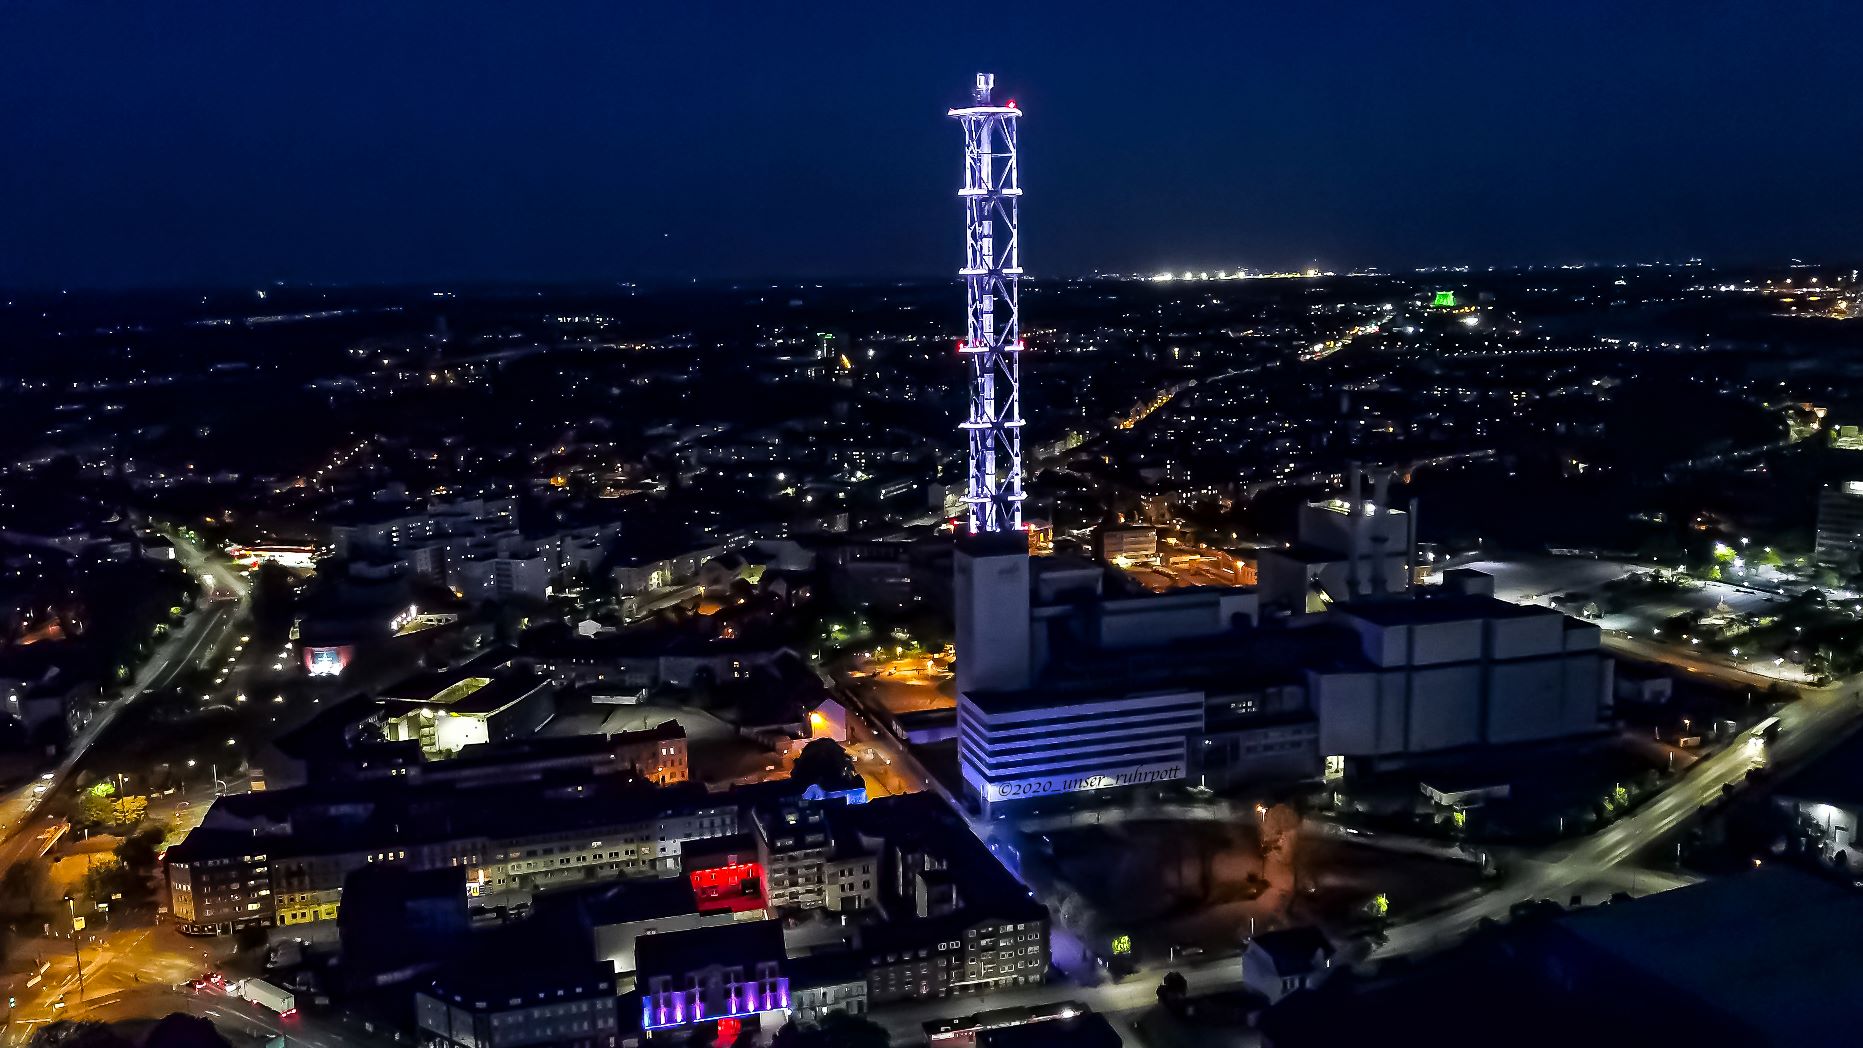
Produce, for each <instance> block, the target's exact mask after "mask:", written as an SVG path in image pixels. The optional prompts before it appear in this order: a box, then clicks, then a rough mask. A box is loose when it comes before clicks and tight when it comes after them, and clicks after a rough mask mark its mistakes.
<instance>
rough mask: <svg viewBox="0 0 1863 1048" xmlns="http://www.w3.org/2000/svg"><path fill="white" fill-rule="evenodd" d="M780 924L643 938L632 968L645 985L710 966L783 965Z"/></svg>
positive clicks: (693, 930) (749, 923)
mask: <svg viewBox="0 0 1863 1048" xmlns="http://www.w3.org/2000/svg"><path fill="white" fill-rule="evenodd" d="M784 956H785V954H784V950H783V924H782V922H781V921H777V920H763V921H737V922H733V923H731V924H715V925H711V926H709V927H705V928H690V929H687V930H685V931H679V932H662V933H660V934H658V935H643V936H641V937H640V939H639V940H637V941H636V942H635V945H634V967H635V970H636V971H638V972H639V973H640V978H641V980H642V981H643V982H644V981H646V980H648V979H650V978H652V977H653V976H656V975H671V976H675V977H681V976H684V975H686V974H687V973H688V972H696V971H699V970H701V969H704V968H709V967H711V966H713V965H744V966H745V967H746V968H748V967H749V966H750V965H753V964H756V963H758V962H760V961H778V962H780V961H782V960H783V959H784Z"/></svg>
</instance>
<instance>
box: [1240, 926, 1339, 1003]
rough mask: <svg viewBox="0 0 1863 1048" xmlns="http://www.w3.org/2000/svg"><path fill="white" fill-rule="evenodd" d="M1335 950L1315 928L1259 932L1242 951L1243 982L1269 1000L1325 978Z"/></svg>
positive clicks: (1309, 987)
mask: <svg viewBox="0 0 1863 1048" xmlns="http://www.w3.org/2000/svg"><path fill="white" fill-rule="evenodd" d="M1335 952H1336V951H1335V950H1334V948H1333V944H1332V942H1331V940H1329V939H1327V938H1326V935H1325V933H1323V932H1321V931H1320V930H1319V929H1318V928H1283V929H1281V930H1279V931H1272V932H1263V933H1261V934H1260V935H1257V936H1255V937H1254V938H1252V939H1250V940H1249V942H1248V946H1247V948H1245V949H1244V950H1243V951H1242V982H1243V985H1245V986H1247V987H1248V988H1249V989H1251V990H1254V991H1255V992H1256V993H1258V994H1261V995H1262V996H1263V997H1266V998H1267V999H1268V1001H1269V1002H1270V1003H1273V1002H1275V1001H1278V1000H1280V999H1281V998H1283V997H1286V996H1287V995H1288V994H1290V993H1293V992H1294V991H1296V990H1306V989H1311V988H1313V987H1315V986H1318V985H1319V984H1320V983H1321V982H1323V981H1325V979H1326V977H1327V976H1328V975H1330V974H1332V967H1333V954H1334V953H1335Z"/></svg>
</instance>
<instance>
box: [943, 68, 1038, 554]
mask: <svg viewBox="0 0 1863 1048" xmlns="http://www.w3.org/2000/svg"><path fill="white" fill-rule="evenodd" d="M995 83H996V77H995V76H994V75H992V74H990V73H978V74H977V86H976V87H975V88H974V89H973V90H972V91H971V104H970V105H968V106H966V107H964V108H962V109H953V110H951V115H952V116H954V117H956V118H957V120H958V122H959V123H961V124H962V125H963V126H964V188H963V189H961V190H959V191H958V196H959V197H961V198H962V199H963V201H964V268H963V269H962V270H960V272H961V273H962V275H963V277H964V289H965V295H966V297H967V299H968V300H969V321H970V322H969V328H968V331H967V333H966V334H965V336H964V338H963V341H961V342H959V343H958V344H957V350H958V353H959V355H961V356H962V357H963V358H964V361H965V363H966V366H967V367H968V368H969V370H970V412H969V416H968V417H967V418H966V419H965V420H964V422H963V423H962V425H961V427H960V428H961V429H963V431H964V433H965V434H966V435H967V436H968V438H969V443H970V478H969V482H968V483H967V485H966V487H965V491H964V504H965V511H966V515H967V518H968V521H967V522H968V524H969V527H970V531H971V532H972V533H973V534H974V533H979V532H993V531H1015V530H1019V529H1020V528H1021V527H1022V364H1021V356H1022V327H1021V324H1020V323H1019V320H1018V317H1017V313H1016V281H1017V280H1018V279H1019V278H1020V277H1021V276H1022V256H1021V250H1020V245H1019V243H1018V241H1017V237H1016V205H1017V203H1018V202H1019V201H1020V200H1021V198H1022V187H1021V184H1020V181H1019V175H1018V173H1017V165H1016V121H1017V118H1018V117H1020V116H1021V115H1022V113H1021V111H1020V110H1018V109H1017V108H1016V103H1015V100H1014V99H1010V100H1008V102H1007V103H1006V104H1004V105H995V104H992V103H991V101H990V91H991V89H992V88H993V87H994V86H995Z"/></svg>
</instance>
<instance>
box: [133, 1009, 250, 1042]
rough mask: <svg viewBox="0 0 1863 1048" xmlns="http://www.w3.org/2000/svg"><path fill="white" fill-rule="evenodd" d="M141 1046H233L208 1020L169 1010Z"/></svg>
mask: <svg viewBox="0 0 1863 1048" xmlns="http://www.w3.org/2000/svg"><path fill="white" fill-rule="evenodd" d="M142 1048H233V1046H232V1045H231V1044H230V1043H229V1042H228V1041H227V1039H226V1038H225V1037H223V1036H221V1034H220V1031H219V1030H218V1029H216V1028H215V1027H214V1024H213V1023H212V1022H210V1021H209V1020H206V1019H202V1018H200V1017H198V1016H193V1015H187V1014H184V1013H182V1012H170V1013H168V1014H167V1015H166V1016H164V1017H163V1018H162V1019H161V1021H160V1022H157V1023H156V1024H155V1026H154V1027H152V1028H151V1029H150V1030H149V1035H148V1036H147V1037H145V1038H143V1040H142Z"/></svg>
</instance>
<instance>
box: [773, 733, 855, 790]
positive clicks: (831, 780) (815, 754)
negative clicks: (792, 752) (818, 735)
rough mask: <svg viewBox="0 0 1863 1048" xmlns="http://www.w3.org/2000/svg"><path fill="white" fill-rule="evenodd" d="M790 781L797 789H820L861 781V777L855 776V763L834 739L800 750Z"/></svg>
mask: <svg viewBox="0 0 1863 1048" xmlns="http://www.w3.org/2000/svg"><path fill="white" fill-rule="evenodd" d="M789 778H790V780H791V781H792V782H795V783H798V784H800V785H804V786H820V787H822V788H823V789H832V788H837V787H839V786H841V785H844V784H847V783H850V782H859V781H860V776H859V775H857V774H855V772H854V759H853V758H852V757H849V756H848V755H847V750H846V749H845V748H843V747H842V745H841V744H840V743H838V742H836V741H834V740H833V739H816V740H815V741H814V742H811V743H809V744H808V745H807V746H804V747H802V752H801V753H798V754H796V764H795V767H794V768H792V769H790V772H789Z"/></svg>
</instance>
